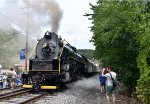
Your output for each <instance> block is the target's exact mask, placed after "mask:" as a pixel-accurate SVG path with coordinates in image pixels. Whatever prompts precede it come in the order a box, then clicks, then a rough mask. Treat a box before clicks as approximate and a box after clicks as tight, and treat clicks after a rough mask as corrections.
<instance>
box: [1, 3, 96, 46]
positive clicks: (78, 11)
mask: <svg viewBox="0 0 150 104" xmlns="http://www.w3.org/2000/svg"><path fill="white" fill-rule="evenodd" d="M4 1H5V0H0V13H3V14H5V15H6V16H9V18H11V17H10V15H9V13H7V11H5V12H3V11H4V10H5V8H6V9H7V8H10V5H8V6H5V8H4V4H3V3H4ZM7 1H19V0H7ZM55 1H56V2H57V3H58V4H59V7H60V9H61V10H62V19H61V21H60V26H59V29H58V32H57V33H58V35H61V37H62V38H63V39H65V40H67V41H68V42H69V43H70V44H71V45H73V46H75V47H76V48H77V49H94V46H93V45H92V43H90V42H89V40H90V39H91V37H92V32H90V28H88V27H90V26H91V21H89V20H88V18H87V17H85V16H83V15H84V14H85V13H92V11H91V10H90V6H89V3H92V4H95V3H96V1H97V0H55ZM5 5H6V4H5ZM15 9H16V8H15V7H14V11H13V12H11V13H10V14H13V13H14V16H15V17H17V14H16V13H15ZM11 10H12V8H11ZM9 11H10V10H9ZM16 12H17V11H16ZM11 16H12V15H11ZM22 17H24V18H25V16H23V15H22ZM22 17H20V18H22ZM12 19H13V21H15V20H14V19H15V18H14V17H12ZM22 20H23V19H22ZM1 21H2V20H1ZM22 22H24V21H22ZM30 22H31V21H30ZM16 23H17V21H16ZM17 24H19V23H17ZM20 25H21V24H20Z"/></svg>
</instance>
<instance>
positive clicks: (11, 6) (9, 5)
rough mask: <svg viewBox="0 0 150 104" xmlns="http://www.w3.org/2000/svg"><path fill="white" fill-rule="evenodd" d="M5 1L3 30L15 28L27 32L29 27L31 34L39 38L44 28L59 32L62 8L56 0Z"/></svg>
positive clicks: (1, 18)
mask: <svg viewBox="0 0 150 104" xmlns="http://www.w3.org/2000/svg"><path fill="white" fill-rule="evenodd" d="M4 2H5V4H4V7H3V8H1V10H0V11H1V12H0V20H1V21H0V23H1V25H0V29H1V30H10V29H12V28H13V29H15V30H17V31H20V32H23V33H25V32H26V29H27V28H28V30H29V35H30V36H32V37H33V38H34V37H35V36H36V38H37V36H39V35H40V34H41V33H42V31H43V29H44V28H48V30H50V31H53V32H55V33H57V32H58V29H59V25H60V20H61V18H62V10H61V9H60V7H59V5H58V4H57V3H56V2H55V1H54V0H15V1H13V0H4ZM27 15H28V20H27ZM27 21H28V24H27ZM27 25H28V27H27ZM42 36H43V33H42Z"/></svg>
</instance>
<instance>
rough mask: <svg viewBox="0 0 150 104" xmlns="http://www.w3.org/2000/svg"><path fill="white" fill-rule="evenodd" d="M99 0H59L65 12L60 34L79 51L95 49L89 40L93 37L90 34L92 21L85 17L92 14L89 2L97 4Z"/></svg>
mask: <svg viewBox="0 0 150 104" xmlns="http://www.w3.org/2000/svg"><path fill="white" fill-rule="evenodd" d="M96 1H97V0H57V2H58V3H59V5H60V8H61V9H62V10H63V17H62V20H61V25H60V29H59V31H58V33H59V34H62V36H63V37H64V38H65V39H66V40H68V42H69V43H71V44H72V45H74V46H76V47H77V48H79V49H94V46H93V45H92V43H90V42H89V40H90V39H91V37H92V32H90V28H88V27H90V26H91V21H89V20H88V18H87V17H85V16H83V15H84V14H85V13H91V12H92V11H91V10H90V6H89V2H90V3H92V4H95V3H96Z"/></svg>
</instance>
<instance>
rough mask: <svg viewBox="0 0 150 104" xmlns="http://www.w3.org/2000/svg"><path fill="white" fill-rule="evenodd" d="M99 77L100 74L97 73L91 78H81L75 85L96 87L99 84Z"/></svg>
mask: <svg viewBox="0 0 150 104" xmlns="http://www.w3.org/2000/svg"><path fill="white" fill-rule="evenodd" d="M99 83H100V82H99V77H98V75H95V76H93V77H90V78H84V79H82V80H79V81H77V82H75V84H74V85H75V86H81V87H84V88H93V87H96V86H99Z"/></svg>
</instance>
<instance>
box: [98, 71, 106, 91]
mask: <svg viewBox="0 0 150 104" xmlns="http://www.w3.org/2000/svg"><path fill="white" fill-rule="evenodd" d="M99 80H100V90H101V93H103V92H105V91H106V85H105V82H106V77H105V76H103V75H102V71H100V73H99Z"/></svg>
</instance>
